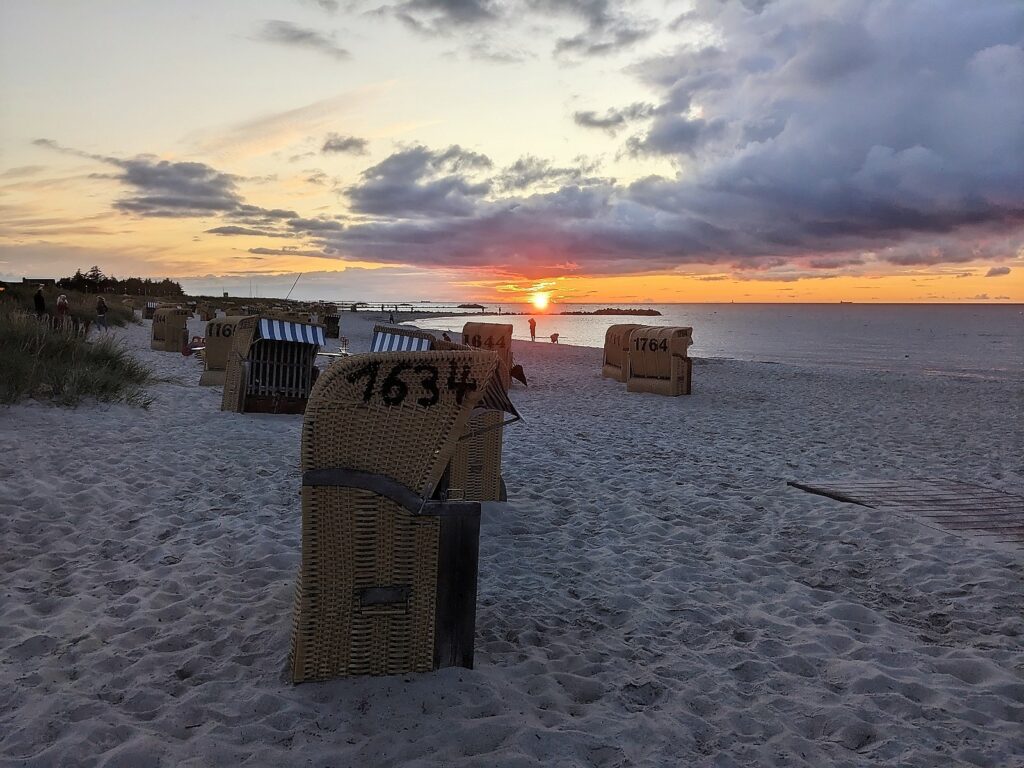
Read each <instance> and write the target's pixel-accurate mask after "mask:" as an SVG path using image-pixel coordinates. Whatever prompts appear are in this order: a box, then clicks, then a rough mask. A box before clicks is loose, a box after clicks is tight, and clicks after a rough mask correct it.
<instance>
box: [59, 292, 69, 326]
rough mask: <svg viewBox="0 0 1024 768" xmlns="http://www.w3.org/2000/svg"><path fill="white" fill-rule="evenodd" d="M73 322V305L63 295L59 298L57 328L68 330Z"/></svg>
mask: <svg viewBox="0 0 1024 768" xmlns="http://www.w3.org/2000/svg"><path fill="white" fill-rule="evenodd" d="M70 322H71V305H70V304H68V297H67V296H66V295H64V294H63V293H62V294H61V295H60V296H58V297H57V327H58V328H66V327H67V326H68V324H69V323H70Z"/></svg>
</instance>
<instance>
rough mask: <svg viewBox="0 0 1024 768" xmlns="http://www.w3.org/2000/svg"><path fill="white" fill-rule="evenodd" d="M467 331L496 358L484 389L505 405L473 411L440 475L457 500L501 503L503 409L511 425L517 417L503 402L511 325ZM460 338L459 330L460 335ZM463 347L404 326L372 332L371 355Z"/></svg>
mask: <svg viewBox="0 0 1024 768" xmlns="http://www.w3.org/2000/svg"><path fill="white" fill-rule="evenodd" d="M470 326H475V327H473V328H471V329H470V330H471V333H470V334H469V339H470V341H476V342H477V344H476V346H477V347H480V348H485V349H486V348H487V345H489V346H490V347H492V349H489V350H488V351H492V352H495V353H496V354H497V355H498V361H499V365H498V369H497V370H496V372H495V380H494V381H493V382H492V383H491V385H490V391H491V399H493V400H494V401H495V402H497V401H498V399H499V398H503V399H504V401H505V402H507V403H508V407H507V408H505V407H497V406H495V407H494V408H487V409H480V410H478V411H476V412H474V413H473V414H472V415H471V416H470V418H469V421H468V422H467V423H466V428H465V430H464V432H463V434H462V436H461V439H460V440H459V443H458V445H457V447H456V449H455V454H454V455H453V457H452V461H451V466H450V467H449V468H448V472H447V473H446V474H445V478H444V484H445V488H446V489H447V490H448V491H449V492H451V493H454V494H458V495H459V496H460V497H461V498H464V499H467V500H470V501H506V500H507V499H508V491H507V490H506V487H505V480H504V478H503V477H502V475H501V451H502V442H503V437H504V428H505V426H506V424H507V423H510V422H506V421H505V417H504V415H503V411H504V412H507V413H511V414H514V417H513V419H512V421H515V420H517V419H518V418H519V414H518V413H517V412H516V411H515V408H514V406H512V404H511V402H509V401H508V395H507V393H508V387H509V381H510V379H509V364H510V363H511V360H512V355H511V349H510V348H511V341H512V326H511V325H497V324H493V323H467V324H466V327H467V328H469V327H470ZM463 335H464V337H465V335H466V334H465V331H464V334H463ZM472 348H473V347H472V346H471V345H469V344H458V343H455V342H448V341H444V340H443V339H437V338H435V337H434V335H433V334H431V333H430V332H428V331H421V330H419V329H416V328H410V327H408V326H393V325H378V326H375V327H374V329H373V341H372V342H371V351H373V352H389V351H396V350H427V349H434V350H458V349H472Z"/></svg>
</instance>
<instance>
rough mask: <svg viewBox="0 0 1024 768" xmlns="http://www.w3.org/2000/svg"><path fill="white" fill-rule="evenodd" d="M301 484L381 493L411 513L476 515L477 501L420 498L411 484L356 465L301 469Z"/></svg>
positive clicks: (478, 508)
mask: <svg viewBox="0 0 1024 768" xmlns="http://www.w3.org/2000/svg"><path fill="white" fill-rule="evenodd" d="M302 484H303V485H304V486H330V487H335V488H358V489H359V490H362V491H370V492H371V493H375V494H377V495H378V496H383V497H385V498H387V499H390V500H391V501H393V502H395V503H396V504H398V505H400V506H401V507H404V508H405V509H406V510H408V511H409V512H411V513H412V514H414V515H431V516H440V515H479V514H480V502H478V501H437V500H434V499H424V498H423V497H422V496H420V495H419V494H417V493H416V492H415V491H413V490H412V489H411V488H409V487H408V486H406V485H403V484H402V483H399V482H398V481H397V480H392V479H391V478H390V477H387V476H386V475H378V474H375V473H373V472H363V471H361V470H358V469H345V468H343V467H330V468H328V469H309V470H306V471H305V472H303V473H302Z"/></svg>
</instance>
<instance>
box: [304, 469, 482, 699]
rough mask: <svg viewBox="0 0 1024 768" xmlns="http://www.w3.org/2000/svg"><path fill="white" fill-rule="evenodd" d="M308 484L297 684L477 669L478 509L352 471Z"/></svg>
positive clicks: (310, 477)
mask: <svg viewBox="0 0 1024 768" xmlns="http://www.w3.org/2000/svg"><path fill="white" fill-rule="evenodd" d="M332 474H333V475H334V479H333V480H329V479H328V476H329V475H332ZM356 476H358V477H356ZM353 477H356V479H355V480H353V479H352V478H353ZM305 482H307V483H313V484H314V485H307V486H306V487H304V488H303V518H302V524H303V567H302V572H301V574H300V578H299V588H298V590H297V593H296V603H295V616H296V618H295V632H294V635H293V639H292V653H291V675H292V680H293V681H294V682H296V683H299V682H303V681H306V680H323V679H327V678H331V677H346V676H351V675H397V674H406V673H410V672H427V671H430V670H432V669H437V668H439V667H451V666H459V667H468V668H472V666H473V649H474V629H475V625H476V590H477V570H478V559H479V547H480V505H479V504H478V503H469V502H439V501H429V502H424V500H423V499H421V498H419V497H418V496H416V494H415V493H414V492H413V491H411V490H409V489H408V488H405V486H401V485H400V484H398V483H395V482H394V481H393V480H391V479H390V478H387V477H385V476H384V475H371V474H369V473H360V472H353V471H351V470H326V471H325V470H319V471H314V472H310V473H307V474H306V480H305ZM327 482H338V483H352V482H354V483H356V484H360V485H367V486H371V487H372V490H371V489H369V488H355V487H351V486H348V485H342V484H339V485H337V486H329V485H327V484H326V483H327ZM391 489H396V490H395V491H392V490H391ZM339 515H340V516H341V519H339ZM338 526H345V527H347V528H350V530H351V532H352V535H351V536H346V537H338V536H337V535H336V531H337V528H338ZM314 550H315V551H314Z"/></svg>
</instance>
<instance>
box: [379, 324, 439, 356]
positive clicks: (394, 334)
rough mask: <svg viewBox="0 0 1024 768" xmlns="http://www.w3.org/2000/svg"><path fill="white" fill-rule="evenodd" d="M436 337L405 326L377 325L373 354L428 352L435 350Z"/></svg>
mask: <svg viewBox="0 0 1024 768" xmlns="http://www.w3.org/2000/svg"><path fill="white" fill-rule="evenodd" d="M434 341H435V339H434V335H433V334H431V333H427V332H426V331H421V330H419V329H417V328H408V327H406V326H404V325H375V326H374V327H373V341H371V342H370V351H371V352H426V351H427V350H429V349H433V346H434Z"/></svg>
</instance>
